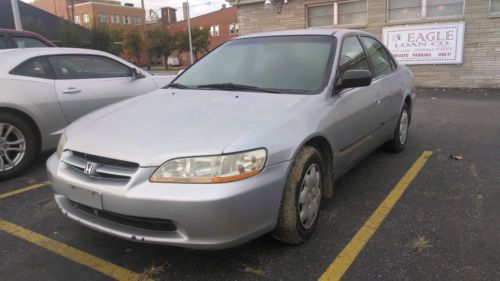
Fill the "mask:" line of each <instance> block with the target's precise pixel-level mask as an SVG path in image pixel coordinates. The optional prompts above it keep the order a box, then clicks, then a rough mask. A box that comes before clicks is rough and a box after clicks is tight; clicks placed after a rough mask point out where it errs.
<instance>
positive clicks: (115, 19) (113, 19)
mask: <svg viewBox="0 0 500 281" xmlns="http://www.w3.org/2000/svg"><path fill="white" fill-rule="evenodd" d="M111 22H112V23H120V16H119V15H111Z"/></svg>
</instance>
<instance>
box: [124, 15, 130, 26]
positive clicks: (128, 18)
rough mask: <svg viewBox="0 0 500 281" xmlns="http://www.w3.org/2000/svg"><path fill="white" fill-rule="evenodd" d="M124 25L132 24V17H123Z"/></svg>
mask: <svg viewBox="0 0 500 281" xmlns="http://www.w3.org/2000/svg"><path fill="white" fill-rule="evenodd" d="M123 23H124V24H131V22H130V17H129V16H123Z"/></svg>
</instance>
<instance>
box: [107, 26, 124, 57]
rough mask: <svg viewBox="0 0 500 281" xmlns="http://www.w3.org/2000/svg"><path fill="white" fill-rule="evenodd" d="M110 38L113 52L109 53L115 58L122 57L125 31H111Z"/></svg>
mask: <svg viewBox="0 0 500 281" xmlns="http://www.w3.org/2000/svg"><path fill="white" fill-rule="evenodd" d="M110 37H111V50H110V51H109V52H110V53H112V54H113V55H115V56H120V55H121V54H122V53H123V30H120V29H114V30H111V32H110Z"/></svg>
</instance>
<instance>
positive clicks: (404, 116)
mask: <svg viewBox="0 0 500 281" xmlns="http://www.w3.org/2000/svg"><path fill="white" fill-rule="evenodd" d="M410 117H411V116H410V109H409V106H408V104H407V103H405V104H404V106H403V109H402V110H401V113H400V114H399V120H398V124H397V125H396V129H394V138H393V139H392V140H390V141H388V142H386V143H385V144H384V149H385V150H387V151H389V152H395V153H399V152H401V151H403V150H404V149H405V146H406V142H407V141H408V131H409V128H410Z"/></svg>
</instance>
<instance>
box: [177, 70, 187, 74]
mask: <svg viewBox="0 0 500 281" xmlns="http://www.w3.org/2000/svg"><path fill="white" fill-rule="evenodd" d="M184 70H185V69H181V70H179V72H177V76H179V75H181V74H182V73H183V72H184Z"/></svg>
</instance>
